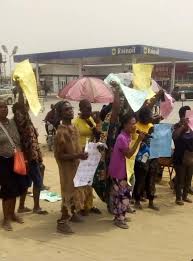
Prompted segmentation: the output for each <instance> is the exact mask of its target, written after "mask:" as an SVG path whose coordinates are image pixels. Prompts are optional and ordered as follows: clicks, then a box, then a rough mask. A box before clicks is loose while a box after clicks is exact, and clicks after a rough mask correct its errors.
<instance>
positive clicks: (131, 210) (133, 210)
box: [127, 207, 136, 214]
mask: <svg viewBox="0 0 193 261" xmlns="http://www.w3.org/2000/svg"><path fill="white" fill-rule="evenodd" d="M127 213H129V214H134V213H136V210H135V209H133V208H132V207H128V209H127Z"/></svg>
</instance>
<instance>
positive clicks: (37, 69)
mask: <svg viewBox="0 0 193 261" xmlns="http://www.w3.org/2000/svg"><path fill="white" fill-rule="evenodd" d="M36 81H37V86H38V88H39V87H40V77H39V64H38V63H36Z"/></svg>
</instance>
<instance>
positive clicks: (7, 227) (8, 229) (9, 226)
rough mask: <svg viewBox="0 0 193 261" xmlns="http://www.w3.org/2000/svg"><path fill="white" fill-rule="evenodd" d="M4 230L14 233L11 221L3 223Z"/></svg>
mask: <svg viewBox="0 0 193 261" xmlns="http://www.w3.org/2000/svg"><path fill="white" fill-rule="evenodd" d="M2 228H3V229H4V230H5V231H13V228H12V226H11V222H10V221H5V220H4V221H3V223H2Z"/></svg>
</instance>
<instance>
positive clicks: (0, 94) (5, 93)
mask: <svg viewBox="0 0 193 261" xmlns="http://www.w3.org/2000/svg"><path fill="white" fill-rule="evenodd" d="M0 99H2V100H3V101H5V102H6V104H7V105H11V104H13V102H14V95H13V92H12V90H11V89H10V88H3V89H0Z"/></svg>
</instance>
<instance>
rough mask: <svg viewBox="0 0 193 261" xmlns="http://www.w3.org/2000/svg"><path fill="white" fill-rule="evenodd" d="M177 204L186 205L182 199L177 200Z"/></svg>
mask: <svg viewBox="0 0 193 261" xmlns="http://www.w3.org/2000/svg"><path fill="white" fill-rule="evenodd" d="M176 204H177V205H178V206H183V205H184V202H183V201H182V200H176Z"/></svg>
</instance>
